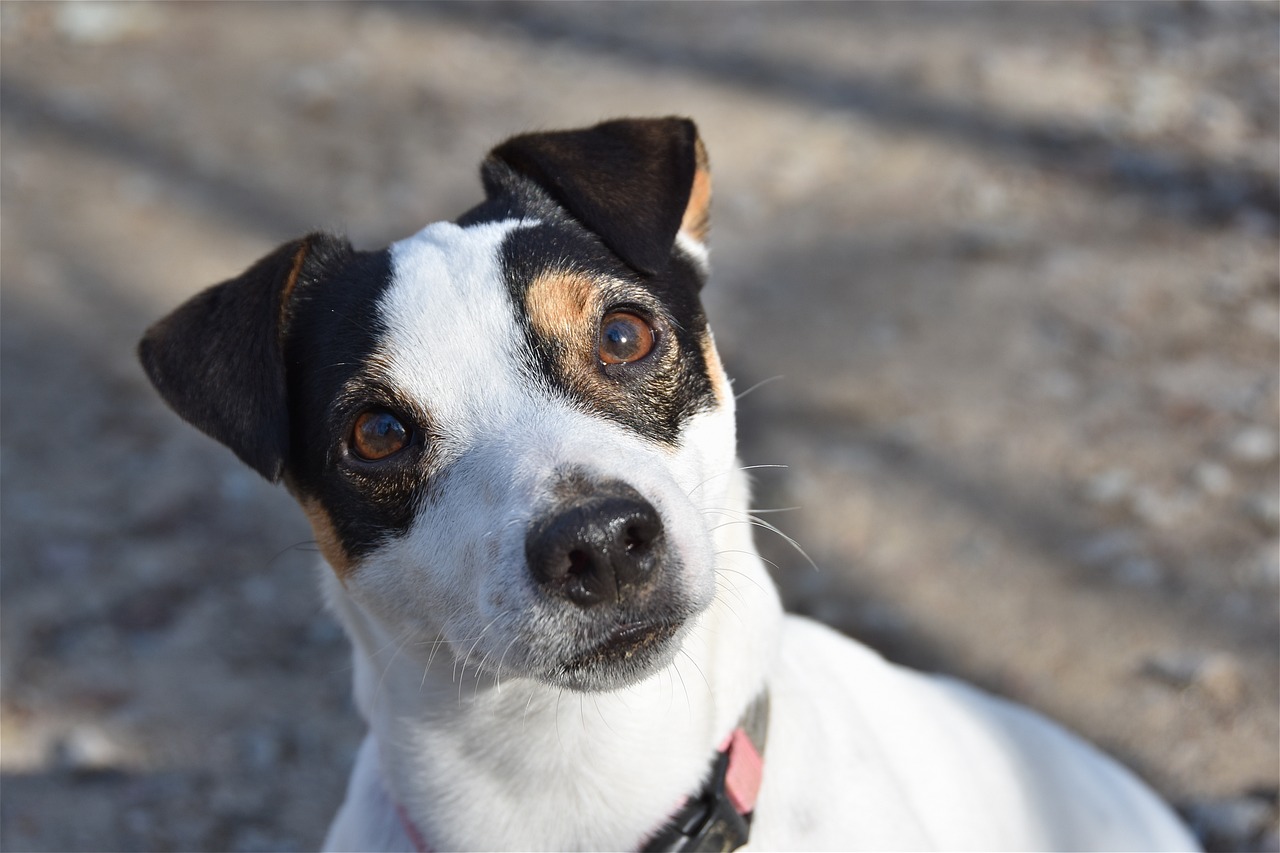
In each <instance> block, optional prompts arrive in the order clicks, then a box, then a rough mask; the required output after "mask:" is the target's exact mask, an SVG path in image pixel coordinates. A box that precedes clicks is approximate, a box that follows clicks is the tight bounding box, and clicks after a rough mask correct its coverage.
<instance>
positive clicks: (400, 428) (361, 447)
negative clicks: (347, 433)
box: [351, 411, 409, 462]
mask: <svg viewBox="0 0 1280 853" xmlns="http://www.w3.org/2000/svg"><path fill="white" fill-rule="evenodd" d="M408 444H409V428H408V427H407V426H405V425H404V424H403V423H401V422H400V419H399V418H397V417H396V416H395V415H393V414H391V413H390V412H383V411H371V412H365V413H364V414H363V415H361V416H360V417H358V418H356V425H355V428H354V429H352V431H351V450H352V452H353V453H355V455H356V456H357V457H358V458H360V459H363V460H364V461H365V462H377V461H378V460H379V459H386V458H387V457H388V456H390V455H391V454H393V453H398V452H399V451H401V450H404V449H405V447H407V446H408Z"/></svg>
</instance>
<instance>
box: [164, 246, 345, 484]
mask: <svg viewBox="0 0 1280 853" xmlns="http://www.w3.org/2000/svg"><path fill="white" fill-rule="evenodd" d="M350 253H351V246H350V244H349V243H347V241H346V240H344V239H342V238H338V237H333V236H331V235H328V234H312V235H309V236H307V237H304V238H302V239H301V240H294V241H293V242H290V243H285V244H284V245H283V246H280V247H279V248H278V249H276V250H275V251H274V252H272V253H271V254H269V255H267V256H266V257H265V258H263V259H262V260H260V261H258V262H257V263H256V264H254V265H253V266H252V267H250V268H249V269H248V270H247V271H246V272H245V273H244V274H243V275H240V276H238V277H237V278H233V279H231V280H230V281H224V282H222V283H221V284H217V285H214V286H213V287H210V288H209V289H208V290H205V291H203V292H202V293H199V294H197V295H195V296H194V297H192V298H191V299H190V300H188V301H187V302H185V303H184V304H182V305H181V306H179V307H178V308H177V309H176V310H175V311H174V312H173V313H172V314H170V315H169V316H167V317H165V318H164V319H163V320H161V321H159V322H158V323H156V324H155V325H154V326H152V327H151V328H150V329H148V330H147V332H146V334H145V335H143V338H142V340H141V341H140V342H139V344H138V358H139V360H140V361H141V362H142V367H143V369H144V370H145V371H146V374H147V377H148V378H149V379H150V380H151V383H152V384H153V385H155V387H156V390H157V391H159V392H160V396H161V397H163V398H164V400H165V402H166V403H168V404H169V405H170V407H172V408H173V410H174V411H175V412H177V413H178V414H179V415H181V416H182V417H183V418H184V419H185V420H186V421H188V422H189V423H191V424H192V425H193V426H195V427H197V428H198V429H200V430H201V431H203V432H204V433H206V434H207V435H209V436H211V437H212V438H215V439H217V440H218V441H220V442H222V443H223V444H225V445H227V446H228V447H230V448H231V449H232V450H233V451H235V454H236V455H237V456H239V457H240V459H241V460H243V461H244V462H245V463H246V464H248V465H249V466H250V467H252V468H253V469H255V470H256V471H257V472H258V473H259V474H261V475H262V476H263V477H266V478H267V479H268V480H270V481H271V482H273V483H274V482H276V481H277V480H279V479H280V475H281V473H282V472H283V469H284V463H285V460H286V459H287V458H288V452H289V404H288V390H287V385H286V377H285V363H284V335H285V331H286V329H287V327H288V321H289V304H290V298H291V297H292V295H293V293H294V291H295V289H296V288H297V287H298V286H299V284H301V283H305V282H307V281H308V280H312V279H314V278H316V277H317V276H318V274H319V271H320V269H321V267H323V266H324V265H326V264H327V262H328V261H330V260H332V259H333V258H334V257H336V256H338V255H345V254H350Z"/></svg>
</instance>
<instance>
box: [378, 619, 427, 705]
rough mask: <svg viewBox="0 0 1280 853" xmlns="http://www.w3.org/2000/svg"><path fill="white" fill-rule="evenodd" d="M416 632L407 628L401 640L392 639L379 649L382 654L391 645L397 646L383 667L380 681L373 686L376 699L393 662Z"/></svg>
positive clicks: (379, 677)
mask: <svg viewBox="0 0 1280 853" xmlns="http://www.w3.org/2000/svg"><path fill="white" fill-rule="evenodd" d="M415 633H417V632H416V630H415V629H413V628H409V629H408V630H407V631H406V632H405V633H404V634H403V635H402V638H401V639H400V640H398V641H397V640H391V641H390V642H388V643H387V644H386V645H384V646H383V647H382V648H381V649H379V650H378V654H380V653H381V652H383V651H386V650H387V648H388V647H390V646H392V645H394V646H395V647H396V649H395V651H394V652H392V653H391V658H390V659H389V660H388V661H387V663H386V666H384V667H383V668H382V674H381V675H379V676H378V683H377V684H376V685H374V688H373V697H374V699H375V701H376V700H377V698H378V697H379V695H380V694H381V693H382V683H383V681H385V680H386V677H387V673H388V672H390V671H391V665H392V664H394V663H395V662H396V658H398V657H399V656H400V653H401V652H402V651H404V647H405V646H406V645H407V644H408V641H409V638H410V637H412V636H413V635H414V634H415ZM376 656H377V655H376V654H375V657H376Z"/></svg>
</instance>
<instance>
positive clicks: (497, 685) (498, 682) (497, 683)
mask: <svg viewBox="0 0 1280 853" xmlns="http://www.w3.org/2000/svg"><path fill="white" fill-rule="evenodd" d="M519 639H520V638H519V637H512V638H511V642H509V643H507V647H506V648H505V649H503V650H502V657H500V658H498V671H497V672H496V673H495V674H494V676H493V684H494V689H495V690H497V691H498V692H499V693H501V692H502V664H503V662H504V661H506V659H507V652H509V651H511V647H512V646H514V645H515V644H516V642H517V641H518V640H519Z"/></svg>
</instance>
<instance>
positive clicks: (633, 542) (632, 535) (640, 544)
mask: <svg viewBox="0 0 1280 853" xmlns="http://www.w3.org/2000/svg"><path fill="white" fill-rule="evenodd" d="M622 544H623V545H624V546H626V549H627V550H628V551H636V550H639V549H641V548H644V547H646V546H647V545H648V544H649V542H648V540H647V539H645V538H644V537H643V536H641V535H640V532H639V531H637V530H636V529H635V528H634V527H628V528H627V533H626V536H624V537H623V539H622Z"/></svg>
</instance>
